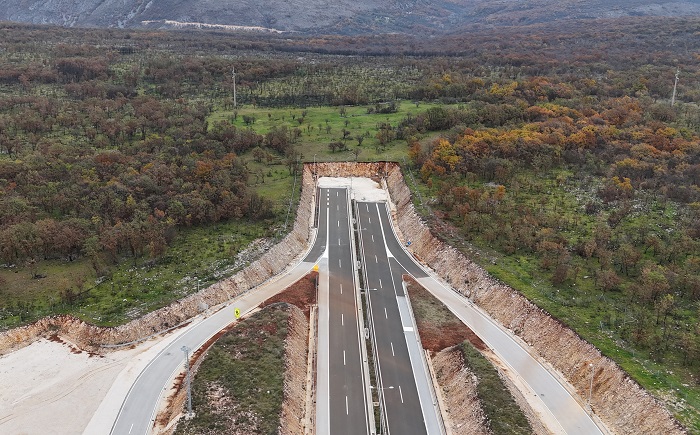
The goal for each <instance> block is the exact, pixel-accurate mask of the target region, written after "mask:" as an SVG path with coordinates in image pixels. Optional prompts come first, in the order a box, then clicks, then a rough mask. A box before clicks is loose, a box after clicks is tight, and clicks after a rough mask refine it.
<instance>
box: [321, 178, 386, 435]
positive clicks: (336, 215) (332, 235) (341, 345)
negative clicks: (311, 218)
mask: <svg viewBox="0 0 700 435" xmlns="http://www.w3.org/2000/svg"><path fill="white" fill-rule="evenodd" d="M318 198H319V202H320V207H319V214H318V216H319V224H318V227H319V236H320V235H321V234H323V233H324V232H325V233H326V237H327V240H328V246H327V249H326V250H325V252H324V253H323V255H322V259H321V261H320V262H319V265H320V279H321V281H323V282H322V283H321V284H323V285H319V344H318V349H319V355H318V373H317V376H318V378H317V379H318V382H317V385H318V393H317V420H316V425H317V427H316V432H317V433H319V434H325V433H330V434H341V435H342V434H348V435H357V434H367V433H370V427H371V426H372V424H371V422H370V419H371V420H373V419H374V416H373V415H370V412H369V411H368V405H367V400H366V399H367V398H368V394H367V391H366V389H365V385H366V378H365V371H364V369H363V367H364V366H363V352H362V348H361V346H364V340H363V338H362V336H361V331H363V328H362V326H361V322H360V319H359V316H358V306H357V300H358V299H357V293H356V287H357V286H356V284H355V264H354V263H355V262H354V256H353V251H352V249H353V248H352V246H353V245H352V242H351V240H352V239H351V223H350V222H351V217H350V210H349V202H348V191H347V189H344V188H334V189H320V194H319V197H318ZM312 252H317V251H316V248H314V249H312ZM326 271H327V273H324V272H326Z"/></svg>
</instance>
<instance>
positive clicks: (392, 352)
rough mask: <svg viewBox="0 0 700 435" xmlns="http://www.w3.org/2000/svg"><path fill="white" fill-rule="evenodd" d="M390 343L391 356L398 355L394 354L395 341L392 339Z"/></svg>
mask: <svg viewBox="0 0 700 435" xmlns="http://www.w3.org/2000/svg"><path fill="white" fill-rule="evenodd" d="M389 344H391V356H396V355H395V354H394V342H393V341H392V342H390V343H389Z"/></svg>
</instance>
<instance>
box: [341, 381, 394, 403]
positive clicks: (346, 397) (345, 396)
mask: <svg viewBox="0 0 700 435" xmlns="http://www.w3.org/2000/svg"><path fill="white" fill-rule="evenodd" d="M399 396H401V403H403V393H402V392H401V385H399ZM345 399H346V400H347V396H345Z"/></svg>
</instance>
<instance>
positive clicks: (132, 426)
mask: <svg viewBox="0 0 700 435" xmlns="http://www.w3.org/2000/svg"><path fill="white" fill-rule="evenodd" d="M133 428H134V423H131V427H130V428H129V433H131V429H133Z"/></svg>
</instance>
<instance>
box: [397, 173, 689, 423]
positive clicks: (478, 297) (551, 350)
mask: <svg viewBox="0 0 700 435" xmlns="http://www.w3.org/2000/svg"><path fill="white" fill-rule="evenodd" d="M387 187H388V189H389V193H390V196H391V198H392V201H393V202H394V204H395V207H396V216H395V219H396V221H397V224H398V228H399V230H400V232H401V234H402V235H403V237H404V238H405V239H406V240H410V241H411V246H410V248H411V251H412V252H413V253H414V255H415V256H416V257H418V258H420V259H421V260H422V261H423V262H424V263H426V264H427V265H429V266H430V267H431V268H433V270H434V271H435V272H436V273H437V274H438V275H439V276H441V277H442V278H443V279H444V280H445V281H447V282H448V283H449V284H450V285H451V286H452V287H453V288H454V289H455V290H457V291H458V292H460V293H462V294H463V295H465V296H466V297H468V298H470V299H471V300H472V301H474V302H475V303H476V304H477V305H478V306H479V307H481V308H482V309H483V310H484V311H486V312H487V313H488V314H489V315H491V317H493V318H494V319H496V320H497V321H498V322H500V323H501V324H502V325H504V326H505V327H507V328H508V329H510V330H511V331H512V332H513V333H515V334H516V335H518V336H519V337H520V338H521V339H523V341H525V342H526V343H528V344H529V345H530V346H532V348H533V349H534V350H535V351H536V353H537V354H538V355H539V356H540V357H541V358H542V359H543V360H545V361H546V362H547V363H549V364H550V365H551V366H553V367H554V368H555V369H556V370H557V371H558V372H559V373H560V374H562V375H563V377H565V378H566V379H567V380H568V382H569V383H570V384H571V385H572V386H573V387H574V388H575V389H576V391H577V392H578V394H579V396H580V397H587V395H588V388H589V382H590V370H591V367H590V364H592V365H593V370H595V376H594V385H593V395H592V400H591V402H592V407H593V410H594V411H595V413H596V415H598V417H600V418H601V419H602V420H603V421H604V422H605V424H606V425H607V427H608V428H610V429H611V430H612V431H613V432H614V433H618V434H630V435H631V434H638V433H663V434H682V433H686V431H685V429H684V428H683V427H682V426H681V425H680V423H678V421H677V420H676V419H675V418H673V416H672V415H671V414H670V413H669V412H668V410H667V409H666V408H664V406H663V405H662V404H661V403H660V402H659V401H658V400H656V399H655V398H654V397H652V396H651V395H650V394H649V393H648V392H647V391H645V390H644V389H643V388H642V387H641V386H640V385H639V384H637V383H636V382H635V381H634V380H632V379H631V378H630V377H629V376H628V375H627V374H626V373H625V372H624V371H623V370H622V369H621V368H620V367H619V366H618V365H617V364H616V363H615V362H614V361H612V360H611V359H609V358H607V357H605V356H603V355H602V354H601V353H600V351H599V350H598V349H596V348H595V347H594V346H593V345H591V344H590V343H588V342H586V341H585V340H583V339H582V338H581V337H580V336H579V335H578V334H576V333H575V332H574V331H572V330H571V329H569V328H568V327H566V326H565V325H563V324H562V323H561V322H560V321H558V320H556V319H554V318H553V317H551V316H550V315H549V314H548V313H546V312H545V311H544V310H542V309H540V308H539V307H537V306H536V305H534V304H533V303H531V302H530V301H529V300H528V299H527V298H525V297H524V296H523V295H522V294H520V293H519V292H518V291H516V290H514V289H512V288H510V287H508V286H506V285H504V284H502V283H500V282H498V281H496V280H495V279H493V278H492V277H490V276H489V275H488V273H487V272H486V271H485V270H483V269H482V268H481V267H480V266H478V265H477V264H475V263H474V262H472V261H470V260H469V259H468V258H466V257H465V256H464V255H463V254H462V253H461V252H459V251H457V250H456V249H454V248H452V247H450V246H448V245H447V244H445V243H444V242H442V241H441V240H440V239H438V238H437V237H435V236H434V235H433V234H432V233H431V231H430V228H429V227H428V226H427V225H426V224H425V223H424V222H423V221H422V219H421V218H420V216H419V215H418V214H417V213H416V211H415V209H414V207H413V204H412V202H411V192H410V190H409V188H408V186H407V185H406V183H405V180H404V178H403V174H402V173H401V170H400V168H399V167H398V165H392V166H391V167H390V169H389V174H388V177H387Z"/></svg>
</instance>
